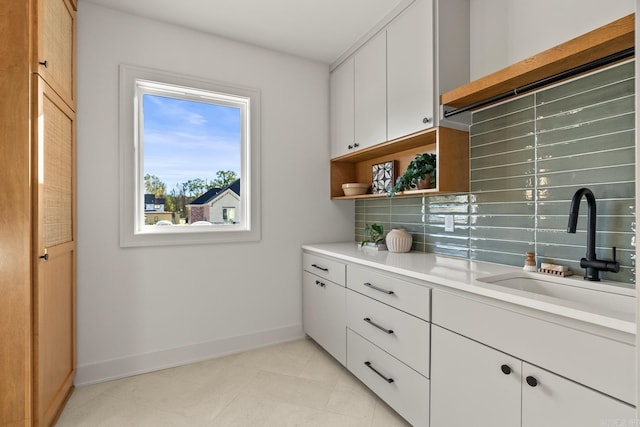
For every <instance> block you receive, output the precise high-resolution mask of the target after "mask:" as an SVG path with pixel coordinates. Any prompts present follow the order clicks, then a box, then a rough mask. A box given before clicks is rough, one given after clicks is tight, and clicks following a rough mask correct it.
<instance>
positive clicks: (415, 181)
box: [389, 153, 436, 197]
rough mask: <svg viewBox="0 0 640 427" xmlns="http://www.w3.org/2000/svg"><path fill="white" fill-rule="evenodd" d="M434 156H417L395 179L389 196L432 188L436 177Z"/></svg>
mask: <svg viewBox="0 0 640 427" xmlns="http://www.w3.org/2000/svg"><path fill="white" fill-rule="evenodd" d="M435 172H436V155H435V154H433V153H423V154H417V155H416V157H415V158H414V159H413V160H412V161H411V163H409V166H407V170H406V171H405V172H404V173H403V174H402V175H400V176H399V177H398V179H396V185H395V186H394V187H393V189H392V190H391V192H390V193H389V196H391V197H393V196H395V194H396V193H397V192H400V191H406V190H411V189H416V188H417V189H425V188H432V187H433V185H432V184H435V181H436V180H435V177H436V174H435Z"/></svg>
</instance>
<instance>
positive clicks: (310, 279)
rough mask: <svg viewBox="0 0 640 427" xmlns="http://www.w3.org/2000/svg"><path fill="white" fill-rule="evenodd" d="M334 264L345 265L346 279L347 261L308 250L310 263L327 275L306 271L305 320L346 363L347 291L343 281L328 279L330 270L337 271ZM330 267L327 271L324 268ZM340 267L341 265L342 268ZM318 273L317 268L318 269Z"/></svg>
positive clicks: (308, 328)
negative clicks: (310, 253)
mask: <svg viewBox="0 0 640 427" xmlns="http://www.w3.org/2000/svg"><path fill="white" fill-rule="evenodd" d="M328 264H331V265H332V266H338V267H339V266H341V267H342V283H344V264H340V263H337V262H335V261H333V260H328V259H325V258H321V257H316V256H313V255H309V254H304V263H303V265H304V266H305V268H308V267H307V266H311V265H315V266H317V267H318V268H317V267H311V268H313V269H314V270H318V271H319V272H320V273H325V274H323V275H318V274H312V273H310V272H309V271H303V272H302V315H303V316H302V322H303V328H304V332H305V333H306V334H307V335H309V336H310V337H311V338H313V339H314V341H316V342H317V343H318V344H320V345H321V346H322V347H323V348H324V349H325V350H326V351H327V352H328V353H329V354H331V355H332V356H333V357H335V358H336V360H338V361H339V362H340V363H342V364H343V365H346V363H347V359H346V345H347V344H346V321H345V304H346V302H345V291H346V289H345V288H344V286H343V285H341V284H338V283H335V282H332V281H331V280H329V279H327V278H326V277H329V276H328V274H331V272H332V271H335V269H334V268H333V267H331V268H329V267H325V265H328ZM324 269H326V270H327V271H326V272H325V271H323V270H324ZM338 270H339V268H338ZM314 273H315V271H314Z"/></svg>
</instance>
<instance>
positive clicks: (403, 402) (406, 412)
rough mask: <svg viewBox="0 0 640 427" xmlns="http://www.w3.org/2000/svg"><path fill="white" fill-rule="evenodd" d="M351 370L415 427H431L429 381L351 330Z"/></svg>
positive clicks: (349, 366) (348, 354) (349, 355)
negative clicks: (429, 426)
mask: <svg viewBox="0 0 640 427" xmlns="http://www.w3.org/2000/svg"><path fill="white" fill-rule="evenodd" d="M347 368H348V369H349V370H350V371H351V372H352V373H353V374H354V375H355V376H356V377H358V379H360V381H362V382H363V383H365V384H366V385H367V387H369V388H370V389H371V390H373V392H374V393H376V394H377V395H378V396H380V398H381V399H382V400H384V401H385V402H386V403H387V404H388V405H389V406H391V407H392V408H393V409H395V410H396V411H397V412H398V413H399V414H400V415H401V416H403V417H404V418H405V419H406V420H407V421H409V422H410V423H411V424H412V425H414V426H416V427H417V426H428V425H429V380H428V379H426V378H425V377H423V376H422V375H420V374H419V373H417V372H416V371H414V370H413V369H411V368H409V367H408V366H407V365H405V364H404V363H402V362H400V361H398V360H397V359H396V358H394V357H393V356H390V355H389V354H388V353H386V352H384V351H383V350H381V349H380V348H378V347H376V346H375V345H373V344H371V343H370V342H369V341H367V340H366V339H364V338H362V337H361V336H360V335H358V334H357V333H355V332H353V331H352V330H350V329H347Z"/></svg>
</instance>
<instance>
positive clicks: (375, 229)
mask: <svg viewBox="0 0 640 427" xmlns="http://www.w3.org/2000/svg"><path fill="white" fill-rule="evenodd" d="M360 247H366V248H375V249H378V250H386V249H387V246H386V245H385V244H384V226H382V225H381V224H371V226H368V225H367V226H365V227H364V240H363V241H362V242H360Z"/></svg>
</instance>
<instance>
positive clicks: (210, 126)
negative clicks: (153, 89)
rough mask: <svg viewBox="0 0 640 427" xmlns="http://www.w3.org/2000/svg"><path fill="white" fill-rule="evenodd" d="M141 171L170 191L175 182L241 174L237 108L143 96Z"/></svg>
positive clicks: (238, 114) (238, 111) (238, 112)
mask: <svg viewBox="0 0 640 427" xmlns="http://www.w3.org/2000/svg"><path fill="white" fill-rule="evenodd" d="M143 103H144V104H143V110H144V174H145V175H146V174H148V173H149V174H152V175H156V176H157V177H158V178H160V180H161V181H162V182H164V183H165V184H166V189H167V193H170V192H171V190H172V189H173V188H174V186H175V185H176V184H177V183H179V182H185V181H188V180H190V179H194V178H201V179H206V180H207V181H211V180H213V179H215V178H216V172H217V171H219V170H232V171H234V172H236V174H237V175H238V176H240V145H241V144H240V109H239V108H235V107H226V106H221V105H215V104H209V103H205V102H196V101H186V100H182V99H175V98H167V97H162V96H157V95H149V94H145V95H144V97H143Z"/></svg>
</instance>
